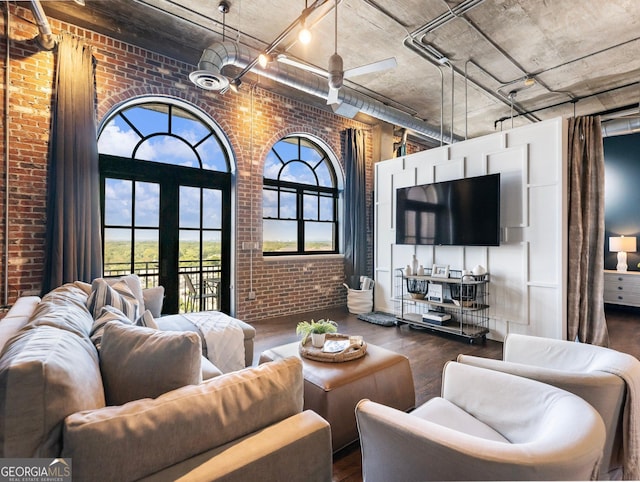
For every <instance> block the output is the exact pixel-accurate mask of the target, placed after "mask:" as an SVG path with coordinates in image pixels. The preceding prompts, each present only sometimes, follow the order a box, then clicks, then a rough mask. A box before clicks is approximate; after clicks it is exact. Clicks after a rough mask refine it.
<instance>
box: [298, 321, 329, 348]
mask: <svg viewBox="0 0 640 482" xmlns="http://www.w3.org/2000/svg"><path fill="white" fill-rule="evenodd" d="M336 331H338V324H337V323H336V322H335V321H332V320H324V319H322V320H318V321H313V320H311V321H301V322H300V323H298V324H297V326H296V335H302V344H304V343H305V342H306V341H307V338H309V335H311V334H312V333H315V334H322V333H335V332H336Z"/></svg>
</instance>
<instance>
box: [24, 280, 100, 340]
mask: <svg viewBox="0 0 640 482" xmlns="http://www.w3.org/2000/svg"><path fill="white" fill-rule="evenodd" d="M86 303H87V295H86V294H85V292H84V291H83V290H82V289H80V288H78V287H77V286H76V285H75V284H74V283H67V284H64V285H62V286H59V287H58V288H56V289H54V290H52V291H50V292H49V293H47V294H46V295H44V296H43V297H42V301H41V302H40V303H39V304H38V306H36V309H35V310H34V312H33V314H32V315H31V319H30V320H29V323H28V326H29V327H35V326H44V325H46V326H52V327H55V328H59V329H61V330H67V331H71V332H73V333H75V334H77V335H78V336H83V337H84V336H86V337H88V336H89V333H90V332H91V326H92V325H93V317H92V316H91V314H90V313H89V310H87V306H86Z"/></svg>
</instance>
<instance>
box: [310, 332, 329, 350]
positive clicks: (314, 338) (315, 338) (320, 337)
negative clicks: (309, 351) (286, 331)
mask: <svg viewBox="0 0 640 482" xmlns="http://www.w3.org/2000/svg"><path fill="white" fill-rule="evenodd" d="M325 337H326V333H311V344H312V345H313V346H315V347H316V348H322V347H323V346H324V339H325Z"/></svg>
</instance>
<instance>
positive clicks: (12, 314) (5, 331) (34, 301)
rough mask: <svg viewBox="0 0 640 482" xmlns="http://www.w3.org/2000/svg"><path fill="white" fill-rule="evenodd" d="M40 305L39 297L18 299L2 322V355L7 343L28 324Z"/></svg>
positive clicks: (0, 343) (0, 338)
mask: <svg viewBox="0 0 640 482" xmlns="http://www.w3.org/2000/svg"><path fill="white" fill-rule="evenodd" d="M38 303H40V298H39V297H38V296H23V297H22V298H18V300H17V301H16V302H15V304H14V305H13V306H12V307H11V309H10V310H9V312H8V313H7V314H6V316H5V317H4V318H2V320H0V355H2V349H3V348H4V346H5V345H6V344H7V342H8V341H9V340H10V339H11V338H12V337H13V336H14V335H15V334H16V333H18V331H20V329H21V328H22V327H23V326H25V325H26V324H27V322H28V321H29V318H31V315H32V314H33V311H34V310H35V309H36V306H38Z"/></svg>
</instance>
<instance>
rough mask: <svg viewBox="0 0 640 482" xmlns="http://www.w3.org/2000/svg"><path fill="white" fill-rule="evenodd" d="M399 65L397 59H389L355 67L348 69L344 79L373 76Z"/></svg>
mask: <svg viewBox="0 0 640 482" xmlns="http://www.w3.org/2000/svg"><path fill="white" fill-rule="evenodd" d="M397 65H398V62H396V58H395V57H389V58H388V59H384V60H378V61H377V62H373V63H371V64H366V65H361V66H360V67H354V68H353V69H347V70H345V71H344V77H345V79H346V78H351V77H356V76H358V75H364V74H372V73H374V72H380V71H382V70H387V69H395V68H396V67H397Z"/></svg>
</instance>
